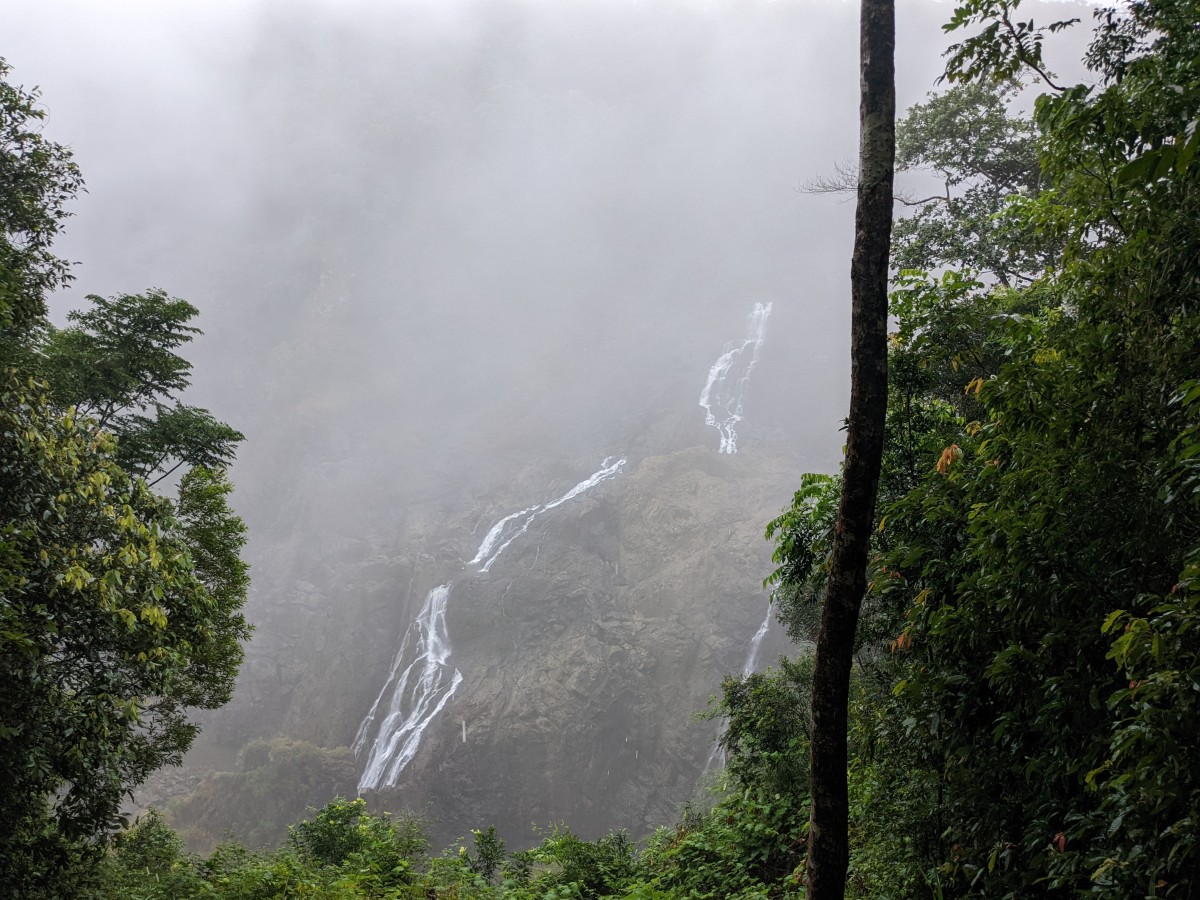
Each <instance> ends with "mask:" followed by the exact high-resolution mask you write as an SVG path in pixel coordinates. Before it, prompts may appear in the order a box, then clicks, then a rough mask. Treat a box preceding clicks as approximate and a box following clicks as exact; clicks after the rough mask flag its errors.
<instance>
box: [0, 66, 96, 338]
mask: <svg viewBox="0 0 1200 900" xmlns="http://www.w3.org/2000/svg"><path fill="white" fill-rule="evenodd" d="M10 71H11V70H10V68H9V65H8V63H6V62H5V61H4V60H3V59H0V349H8V346H9V345H10V343H11V341H12V340H13V339H14V337H15V336H16V335H19V334H22V333H24V332H26V331H28V330H29V329H30V328H32V327H34V326H36V325H37V324H38V323H39V322H41V321H42V319H43V317H44V316H45V314H46V295H47V294H48V293H49V292H50V291H52V290H53V289H54V288H56V287H59V286H60V285H62V284H63V283H65V282H66V281H68V280H70V277H71V275H70V266H69V264H68V263H67V262H66V261H65V260H62V259H60V258H58V257H57V256H55V255H54V254H53V253H51V252H50V245H51V244H52V243H53V241H54V237H55V236H56V235H57V234H58V232H59V230H60V229H61V228H62V223H63V220H64V219H66V218H67V217H68V216H69V215H70V213H69V212H68V211H67V204H68V203H69V202H70V201H71V200H72V199H74V197H75V195H76V194H77V193H78V192H79V191H80V190H82V188H83V178H82V177H81V176H80V174H79V168H78V167H77V166H76V165H75V163H74V162H73V161H72V160H71V151H70V150H68V149H67V148H66V147H64V146H62V145H61V144H56V143H54V142H53V141H48V140H46V138H45V137H44V136H43V135H42V133H41V131H40V129H39V127H38V126H39V125H40V123H41V121H42V119H44V118H45V115H46V114H45V112H44V111H43V110H41V109H39V108H38V107H37V100H38V93H37V91H36V90H34V91H32V92H27V91H25V90H24V89H23V88H21V87H18V86H14V85H12V84H9V83H8V81H7V75H8V73H9V72H10Z"/></svg>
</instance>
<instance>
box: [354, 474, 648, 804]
mask: <svg viewBox="0 0 1200 900" xmlns="http://www.w3.org/2000/svg"><path fill="white" fill-rule="evenodd" d="M625 462H626V461H625V460H624V459H616V460H614V458H613V457H611V456H610V457H608V458H607V459H605V460H604V461H603V462H602V463H601V464H600V468H599V469H598V470H597V471H595V472H593V473H592V474H591V475H590V476H588V477H587V478H585V479H584V480H583V481H580V482H579V483H578V484H576V485H575V486H574V487H573V488H571V489H570V490H569V491H567V492H566V493H565V494H563V495H562V496H561V497H558V498H556V499H554V500H550V501H548V502H546V503H542V504H539V505H536V506H530V507H528V508H526V509H523V510H520V511H519V512H515V513H512V514H510V515H507V516H505V517H504V518H502V519H500V520H499V521H498V522H497V523H496V524H495V525H493V526H492V527H491V528H490V529H489V530H488V533H487V534H486V535H485V536H484V538H483V542H482V543H481V544H480V545H479V550H478V552H477V553H476V554H475V557H474V559H472V560H471V561H470V563H468V565H469V566H473V567H474V566H477V567H478V572H480V573H483V572H487V571H488V570H489V569H490V568H491V567H492V564H493V563H495V562H496V560H497V559H498V558H499V557H500V554H501V553H503V552H504V550H505V548H507V547H508V546H509V545H510V544H511V543H512V542H513V541H515V540H516V539H517V538H519V537H520V536H521V535H523V534H525V533H526V532H527V531H528V530H529V526H530V525H532V524H533V521H534V519H536V518H537V517H538V516H540V515H542V514H543V513H546V512H548V511H549V510H552V509H555V508H556V507H559V506H562V505H563V504H564V503H567V502H568V501H570V500H573V499H574V498H575V497H578V496H579V495H580V494H582V493H584V492H586V491H588V490H591V489H592V488H593V487H595V486H596V485H598V484H600V483H601V482H602V481H606V480H608V479H609V478H612V477H614V476H616V475H617V474H619V473H620V471H621V469H622V467H623V466H624V465H625ZM451 586H452V583H448V584H442V585H438V586H437V587H435V588H434V589H433V590H431V591H430V592H429V594H428V595H427V596H426V597H425V603H424V605H423V606H422V607H421V611H420V612H419V613H418V614H417V617H416V619H415V620H414V621H413V623H412V625H410V626H409V627H408V630H407V631H406V632H405V634H404V639H403V640H402V641H401V643H400V649H399V650H398V651H397V652H396V655H395V657H394V658H393V659H392V666H391V669H390V671H389V672H388V677H387V680H386V681H385V682H384V684H383V688H382V689H381V690H380V692H379V696H378V697H376V698H375V703H374V704H373V705H372V706H371V710H370V712H368V713H367V715H366V718H364V719H363V720H362V724H361V725H359V726H358V734H357V735H356V736H355V738H354V753H355V755H356V756H359V757H361V756H362V754H363V752H364V751H366V752H367V760H366V764H365V765H364V767H363V772H362V775H361V776H360V777H359V780H358V790H359V792H360V793H361V792H363V791H368V790H378V789H379V788H381V787H390V786H392V785H394V784H395V783H396V779H397V778H398V777H399V775H400V773H401V772H402V771H403V770H404V768H405V766H407V765H408V764H409V763H410V762H411V761H412V758H413V757H414V756H415V755H416V753H417V748H418V746H419V745H420V743H421V737H422V735H423V734H424V733H425V729H426V728H427V727H428V726H429V723H430V722H432V721H433V720H434V719H435V718H437V716H438V714H439V713H440V712H441V711H442V709H443V708H444V707H445V706H446V703H447V701H449V699H450V697H451V696H453V694H454V692H455V691H456V690H457V689H458V686H459V684H461V683H462V680H463V675H462V672H460V671H459V670H458V669H457V668H455V667H454V666H452V665H450V664H449V662H448V660H449V658H450V634H449V631H448V630H447V628H446V607H447V605H448V603H449V601H450V590H451ZM381 710H386V712H381Z"/></svg>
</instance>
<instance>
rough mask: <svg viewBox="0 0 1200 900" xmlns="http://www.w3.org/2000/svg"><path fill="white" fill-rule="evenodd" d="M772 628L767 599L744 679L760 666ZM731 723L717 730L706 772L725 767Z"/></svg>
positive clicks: (744, 671) (744, 664)
mask: <svg viewBox="0 0 1200 900" xmlns="http://www.w3.org/2000/svg"><path fill="white" fill-rule="evenodd" d="M770 627H771V600H770V598H769V597H768V598H767V614H766V615H765V616H763V620H762V624H761V625H759V626H758V631H756V632H754V637H752V638H751V639H750V649H749V651H748V652H747V653H746V662H745V663H743V665H742V678H749V677H750V676H751V675H752V674H753V673H754V670H755V668H756V667H757V666H758V651H759V648H760V647H762V642H763V638H764V637H766V636H767V629H768V628H770ZM728 724H729V723H728V722H727V721H726V720H724V719H722V720H721V727H720V728H718V729H717V736H716V738H715V739H714V741H713V748H712V752H711V753H709V754H708V761H707V762H706V763H705V764H704V771H705V772H711V771H712V770H713V769H720V768H722V767H723V766H724V765H725V748H724V747H722V746H721V742H720V741H721V735H723V734H724V733H725V728H726V726H727V725H728Z"/></svg>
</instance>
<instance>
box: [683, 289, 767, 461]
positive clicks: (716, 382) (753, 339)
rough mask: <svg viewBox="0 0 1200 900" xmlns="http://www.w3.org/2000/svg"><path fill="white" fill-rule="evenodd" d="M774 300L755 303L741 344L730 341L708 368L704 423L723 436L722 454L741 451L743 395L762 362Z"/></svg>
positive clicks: (703, 393) (703, 397)
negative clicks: (740, 435) (740, 423)
mask: <svg viewBox="0 0 1200 900" xmlns="http://www.w3.org/2000/svg"><path fill="white" fill-rule="evenodd" d="M771 307H772V304H770V303H766V304H763V303H755V304H754V309H752V310H751V311H750V315H749V317H748V318H747V319H746V338H745V340H743V341H742V342H741V343H740V344H734V343H732V342H731V343H728V344H726V345H725V349H724V351H723V352H722V353H721V355H720V356H719V357H718V358H717V361H716V362H715V363H713V364H712V368H711V369H709V370H708V380H707V381H706V382H705V383H704V390H702V391H701V392H700V405H701V406H702V407H704V422H705V424H707V425H711V426H712V427H713V428H715V429H717V432H718V433H719V434H720V435H721V446H720V451H719V452H721V453H737V424H738V422H740V421H742V398H743V397H744V396H745V393H746V383H747V382H748V381H749V380H750V373H751V372H753V371H754V365H755V363H757V362H758V354H759V351H760V350H761V349H762V345H763V339H764V338H765V337H766V334H767V318H768V316H770V315H771Z"/></svg>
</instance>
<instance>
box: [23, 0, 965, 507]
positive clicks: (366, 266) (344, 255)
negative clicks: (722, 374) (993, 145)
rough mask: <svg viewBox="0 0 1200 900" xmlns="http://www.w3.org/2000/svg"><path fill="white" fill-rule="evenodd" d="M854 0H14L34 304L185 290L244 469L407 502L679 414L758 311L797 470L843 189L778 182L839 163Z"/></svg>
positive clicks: (202, 395)
mask: <svg viewBox="0 0 1200 900" xmlns="http://www.w3.org/2000/svg"><path fill="white" fill-rule="evenodd" d="M949 11H950V6H949V5H948V4H940V3H932V2H924V0H907V2H902V3H901V4H900V10H899V46H898V73H899V77H898V82H899V104H900V107H901V108H903V107H905V106H907V105H909V104H911V103H913V102H915V101H917V100H919V99H921V97H922V96H923V95H924V94H925V92H926V91H927V90H929V89H931V88H932V86H933V81H934V78H935V77H936V75H937V74H938V73H939V71H940V66H941V59H940V51H941V49H942V47H943V46H944V42H945V37H944V35H943V34H942V31H941V28H940V24H941V22H942V21H943V20H944V19H945V17H946V16H947V15H948V13H949ZM856 18H857V9H856V7H855V6H854V5H853V4H850V3H846V2H841V0H833V2H823V0H792V2H788V0H777V2H767V0H664V2H645V0H641V2H638V0H580V2H569V0H566V2H564V0H555V2H549V0H540V2H539V0H524V2H522V0H506V2H493V0H476V2H456V0H421V2H396V0H392V2H385V0H375V2H369V0H359V2H353V3H349V2H344V0H339V2H336V3H335V2H325V3H322V2H315V0H309V2H304V0H287V2H284V0H275V2H269V0H264V2H236V0H226V2H213V0H205V2H166V3H165V2H161V0H158V2H150V0H146V2H130V0H122V2H106V3H95V2H89V0H74V2H65V0H39V2H38V3H36V4H10V5H9V6H8V8H7V9H6V10H5V11H4V12H3V13H0V28H2V31H0V33H2V34H3V41H2V44H0V54H2V55H4V56H5V57H6V58H7V59H8V61H9V62H10V64H11V65H12V66H13V69H14V71H13V74H12V77H13V78H14V79H15V80H16V81H17V82H18V83H22V84H25V85H27V86H31V85H34V84H36V85H40V86H41V88H42V92H43V104H44V106H45V107H46V109H47V110H48V112H49V119H48V124H47V131H48V133H49V134H50V135H51V136H52V137H54V138H55V139H57V140H60V141H63V142H65V143H68V144H70V145H71V146H72V148H73V149H74V151H75V153H76V157H77V159H78V161H79V163H80V165H81V166H82V168H83V172H84V175H85V178H86V181H87V184H88V191H89V192H88V194H87V195H86V196H85V197H83V198H82V199H81V200H80V201H79V203H78V204H77V206H76V211H77V214H78V215H77V218H76V219H74V220H72V221H71V223H70V224H69V227H68V230H67V232H66V234H65V236H64V238H63V240H62V241H61V242H60V245H59V249H60V251H61V252H62V253H63V255H65V256H67V257H69V258H71V259H74V260H78V261H80V263H81V265H80V266H79V268H78V270H77V275H78V282H77V288H76V290H75V291H74V292H73V294H70V295H68V296H67V297H66V298H63V299H62V300H60V302H59V303H58V304H57V305H56V315H58V316H61V315H62V312H63V309H64V308H65V307H67V306H68V305H72V304H77V303H78V302H80V298H79V295H80V294H81V293H92V292H94V293H103V294H109V293H113V292H116V291H137V290H141V289H144V288H146V287H149V286H152V285H153V286H159V287H162V288H164V289H166V290H168V291H169V292H171V293H174V294H177V295H179V296H183V297H186V298H188V299H189V300H191V301H192V302H194V303H195V304H196V305H197V306H199V307H200V308H201V310H202V319H201V322H200V324H201V326H202V327H203V328H204V330H205V331H206V332H207V336H206V338H204V339H203V340H202V341H201V342H200V343H199V344H198V346H196V347H195V348H193V351H192V353H191V356H192V357H193V358H194V359H195V361H196V363H197V372H196V398H197V399H198V400H199V402H202V403H205V404H207V405H209V406H210V407H211V408H212V409H213V410H214V412H216V413H217V414H218V415H220V416H222V417H225V418H228V419H230V420H231V421H232V422H233V423H234V424H236V425H237V426H239V427H241V428H242V429H243V430H245V431H246V432H247V434H248V435H249V437H250V441H249V443H248V444H247V446H246V447H245V448H244V449H243V452H242V454H241V462H240V463H239V472H240V473H244V475H238V480H239V483H240V485H241V487H242V489H243V490H252V489H253V486H254V485H257V484H259V483H260V482H261V481H262V479H263V478H264V477H265V473H271V474H272V476H274V477H280V478H284V479H286V478H288V477H299V476H300V475H301V473H311V472H312V471H314V467H317V468H319V467H320V466H321V465H332V466H335V467H336V469H337V478H338V479H339V480H340V481H342V482H350V481H352V482H356V483H362V484H364V485H377V484H378V483H379V481H380V480H381V479H386V480H387V481H388V484H389V485H390V488H389V489H391V490H396V491H398V492H399V494H400V495H403V494H404V493H405V491H406V490H408V489H409V488H408V487H405V485H408V486H409V487H411V489H412V490H428V489H430V486H431V485H435V486H436V485H437V484H440V483H441V480H445V481H446V482H447V483H449V484H451V485H454V486H457V485H459V484H460V482H461V477H462V473H463V472H464V471H470V472H472V473H474V475H475V476H477V477H478V478H479V479H480V480H481V481H483V482H486V481H487V480H488V479H492V478H503V477H504V473H505V472H506V471H509V470H511V469H512V467H513V465H514V464H515V461H516V460H521V459H528V458H529V457H530V456H531V455H542V456H545V457H547V458H556V457H566V458H570V459H574V458H576V457H588V458H591V457H594V458H595V459H597V460H598V459H600V458H602V457H603V456H605V455H607V454H609V453H614V452H624V451H625V450H626V449H627V447H628V446H630V445H631V444H633V443H636V441H637V440H638V438H639V435H645V434H646V433H648V430H650V429H652V428H653V427H655V426H656V425H657V423H661V422H662V421H663V419H664V417H666V416H668V415H669V414H672V413H676V412H681V413H682V414H685V415H688V416H693V417H695V416H698V415H699V412H698V410H697V409H696V408H695V396H694V395H695V394H698V392H699V389H700V387H701V386H702V384H703V378H704V374H705V372H706V371H707V367H708V366H709V365H710V364H711V362H712V361H713V359H714V358H715V356H716V355H717V354H718V353H719V352H720V350H721V345H722V344H723V342H724V341H726V340H730V339H733V338H736V337H739V336H740V335H741V332H742V328H743V321H744V318H745V316H746V313H747V312H748V311H749V309H750V307H751V305H752V304H753V303H754V302H772V303H774V304H775V307H774V308H775V313H774V315H773V316H772V321H771V330H770V333H769V335H768V340H767V344H766V349H765V351H764V359H763V363H762V369H761V370H760V374H759V375H758V376H756V377H758V378H760V379H761V382H760V387H758V388H757V394H756V397H757V399H755V398H750V400H749V402H751V403H757V404H758V407H757V409H755V410H754V413H755V415H756V416H757V417H758V422H759V424H760V425H765V423H766V422H770V423H772V427H777V428H779V429H783V430H784V431H785V432H787V433H788V434H790V435H796V436H803V435H823V436H825V438H823V439H817V440H816V442H815V444H814V447H816V448H817V449H816V450H814V451H813V452H814V453H815V454H816V456H817V457H819V458H814V459H811V464H812V466H813V467H817V468H826V469H827V468H829V467H830V466H832V465H834V464H835V463H836V450H837V447H838V445H839V443H840V441H839V439H838V436H837V428H838V424H839V422H840V419H841V418H842V416H843V415H844V408H845V386H846V377H847V373H848V361H847V360H846V349H847V338H846V334H847V332H848V315H847V310H848V303H847V294H848V277H847V273H848V269H849V249H850V241H851V237H852V234H851V218H852V204H850V203H847V202H844V201H842V200H840V199H839V198H832V197H817V196H812V195H807V194H803V193H801V192H799V191H798V190H797V187H798V186H799V185H801V184H802V183H803V182H804V181H806V180H807V179H809V178H812V177H814V176H816V175H819V174H821V173H823V172H828V171H829V170H830V169H831V168H832V167H833V165H834V164H835V163H837V162H838V161H839V160H850V159H853V157H854V156H855V153H856V129H857V121H856V119H857V88H858V79H857V59H856V55H857V36H856ZM689 421H692V420H690V419H689ZM660 449H661V448H660ZM348 463H352V464H348ZM434 472H436V475H434V474H432V473H434ZM344 486H345V485H344V484H342V487H344ZM373 489H374V488H372V490H373Z"/></svg>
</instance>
